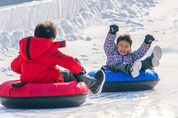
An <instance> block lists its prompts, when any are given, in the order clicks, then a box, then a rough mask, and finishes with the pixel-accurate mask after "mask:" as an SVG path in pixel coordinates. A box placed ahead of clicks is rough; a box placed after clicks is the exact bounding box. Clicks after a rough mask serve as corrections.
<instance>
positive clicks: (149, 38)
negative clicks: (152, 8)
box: [144, 34, 155, 44]
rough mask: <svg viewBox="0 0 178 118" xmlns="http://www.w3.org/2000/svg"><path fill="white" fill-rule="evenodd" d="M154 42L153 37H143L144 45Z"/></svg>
mask: <svg viewBox="0 0 178 118" xmlns="http://www.w3.org/2000/svg"><path fill="white" fill-rule="evenodd" d="M154 40H155V39H154V37H153V36H152V35H149V34H147V35H146V36H145V40H144V42H145V44H151V43H152V42H153V41H154Z"/></svg>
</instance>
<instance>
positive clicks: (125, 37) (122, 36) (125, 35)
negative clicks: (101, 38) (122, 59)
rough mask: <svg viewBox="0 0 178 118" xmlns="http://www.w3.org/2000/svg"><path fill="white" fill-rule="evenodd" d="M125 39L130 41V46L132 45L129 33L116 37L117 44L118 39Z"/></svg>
mask: <svg viewBox="0 0 178 118" xmlns="http://www.w3.org/2000/svg"><path fill="white" fill-rule="evenodd" d="M123 40H124V41H127V42H128V43H130V46H131V45H132V39H131V37H130V35H128V34H123V35H120V36H119V37H118V38H117V44H118V43H119V41H123Z"/></svg>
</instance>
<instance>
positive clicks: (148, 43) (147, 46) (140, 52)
mask: <svg viewBox="0 0 178 118" xmlns="http://www.w3.org/2000/svg"><path fill="white" fill-rule="evenodd" d="M154 40H155V39H154V37H153V36H152V35H149V34H148V35H146V36H145V39H144V42H143V44H142V45H141V47H140V48H139V49H138V50H136V51H134V61H136V60H138V59H140V58H142V57H143V56H144V55H145V54H146V53H147V52H148V50H149V49H150V47H151V43H152V42H153V41H154Z"/></svg>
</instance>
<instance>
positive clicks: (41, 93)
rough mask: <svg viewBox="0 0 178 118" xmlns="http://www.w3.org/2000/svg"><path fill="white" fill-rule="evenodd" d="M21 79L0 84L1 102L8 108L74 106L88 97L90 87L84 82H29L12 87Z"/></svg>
mask: <svg viewBox="0 0 178 118" xmlns="http://www.w3.org/2000/svg"><path fill="white" fill-rule="evenodd" d="M18 82H19V80H15V81H7V82H4V83H2V84H1V85H0V103H1V104H2V105H3V106H5V107H7V108H16V109H38V108H62V107H74V106H79V105H81V104H82V103H84V102H85V101H86V100H87V98H88V93H89V91H88V87H87V85H86V84H85V83H83V82H80V83H78V82H76V81H71V82H65V83H28V84H26V85H24V86H21V87H11V84H12V83H18Z"/></svg>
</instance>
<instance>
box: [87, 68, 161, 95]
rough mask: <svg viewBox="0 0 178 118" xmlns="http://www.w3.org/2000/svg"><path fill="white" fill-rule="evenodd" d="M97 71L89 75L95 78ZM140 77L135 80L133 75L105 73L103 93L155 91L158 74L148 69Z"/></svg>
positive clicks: (141, 72) (141, 71)
mask: <svg viewBox="0 0 178 118" xmlns="http://www.w3.org/2000/svg"><path fill="white" fill-rule="evenodd" d="M96 72H97V71H95V70H94V71H90V72H89V73H88V75H90V76H92V77H93V76H94V75H95V74H96ZM139 73H140V74H139V76H137V77H136V78H133V77H132V76H131V75H127V74H125V73H123V72H118V73H113V72H111V71H105V77H106V80H105V84H104V86H103V90H102V91H103V92H126V91H141V90H149V89H153V88H154V87H155V86H156V85H157V83H158V81H159V80H160V79H159V78H158V75H157V73H155V72H154V71H152V70H150V69H147V70H145V71H143V70H140V71H139Z"/></svg>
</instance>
